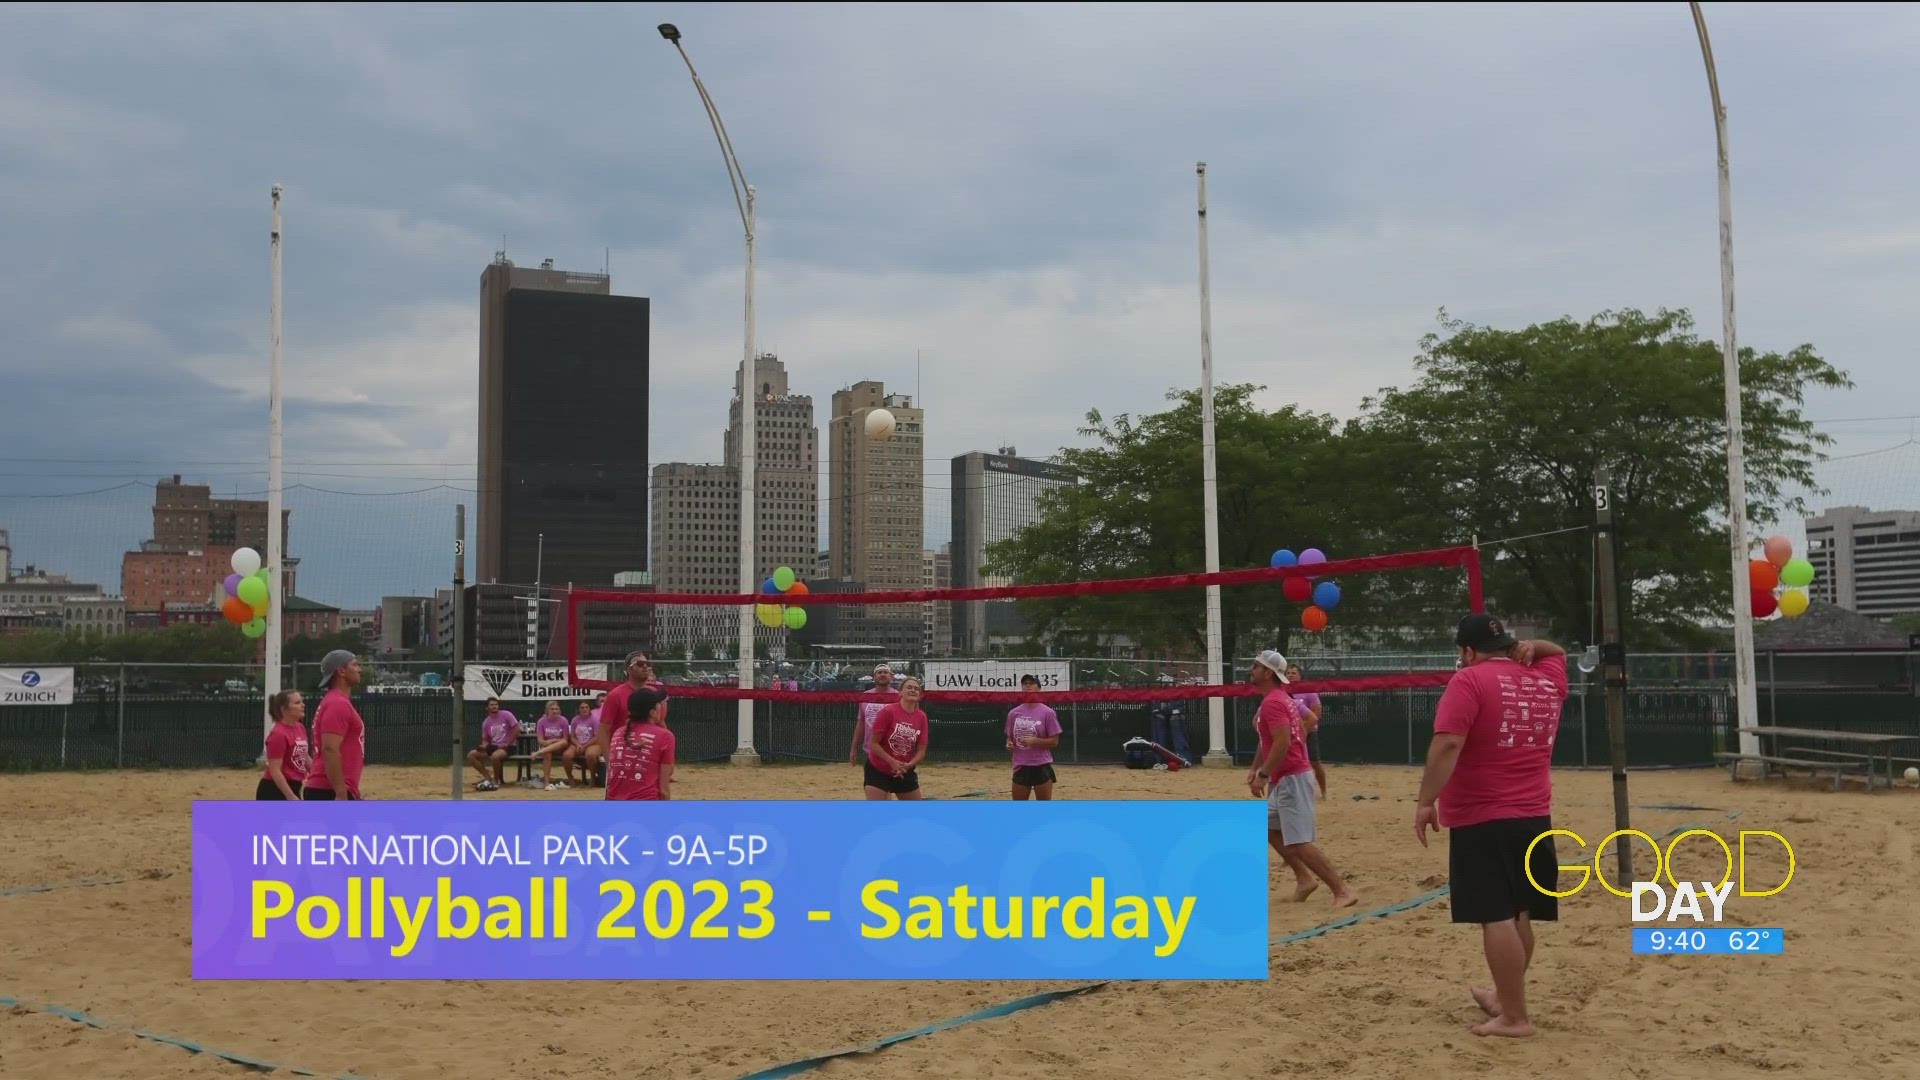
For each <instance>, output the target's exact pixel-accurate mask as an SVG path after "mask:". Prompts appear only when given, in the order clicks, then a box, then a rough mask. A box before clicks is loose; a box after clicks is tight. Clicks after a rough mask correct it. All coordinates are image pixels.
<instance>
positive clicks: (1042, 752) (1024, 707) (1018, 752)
mask: <svg viewBox="0 0 1920 1080" xmlns="http://www.w3.org/2000/svg"><path fill="white" fill-rule="evenodd" d="M1058 734H1060V717H1059V716H1058V715H1057V714H1055V713H1054V711H1053V710H1052V709H1049V708H1048V707H1046V706H1045V705H1040V704H1020V705H1015V706H1014V707H1013V711H1012V712H1010V713H1008V714H1007V738H1009V739H1012V740H1013V767H1014V768H1016V769H1024V768H1026V767H1027V766H1029V765H1051V764H1053V751H1052V750H1051V749H1049V748H1047V747H1044V746H1021V745H1020V739H1021V737H1022V736H1027V737H1030V738H1037V739H1051V738H1053V737H1054V736H1056V735H1058Z"/></svg>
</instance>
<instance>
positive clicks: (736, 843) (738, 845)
mask: <svg viewBox="0 0 1920 1080" xmlns="http://www.w3.org/2000/svg"><path fill="white" fill-rule="evenodd" d="M766 853H767V838H766V837H764V836H761V835H760V834H758V833H734V834H732V835H729V836H725V837H718V836H717V837H714V838H713V839H712V840H708V839H707V838H706V837H704V836H699V835H694V836H681V835H680V834H678V833H675V834H674V835H672V836H669V837H667V865H668V866H752V865H753V863H754V860H756V859H758V858H759V857H760V856H762V855H765V854H766Z"/></svg>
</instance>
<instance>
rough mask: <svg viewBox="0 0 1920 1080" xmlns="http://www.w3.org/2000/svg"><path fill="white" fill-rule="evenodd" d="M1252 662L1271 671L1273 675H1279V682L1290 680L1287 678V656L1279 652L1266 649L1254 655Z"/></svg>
mask: <svg viewBox="0 0 1920 1080" xmlns="http://www.w3.org/2000/svg"><path fill="white" fill-rule="evenodd" d="M1253 662H1254V663H1256V664H1259V665H1260V666H1261V667H1263V668H1266V669H1267V670H1268V671H1271V672H1273V673H1274V675H1276V676H1278V677H1279V679H1280V681H1281V682H1283V683H1284V682H1288V681H1290V680H1288V678H1287V658H1286V657H1284V656H1281V655H1280V654H1279V652H1277V651H1275V650H1273V649H1268V650H1266V651H1265V652H1263V653H1261V654H1260V655H1259V656H1256V657H1254V658H1253Z"/></svg>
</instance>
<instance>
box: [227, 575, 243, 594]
mask: <svg viewBox="0 0 1920 1080" xmlns="http://www.w3.org/2000/svg"><path fill="white" fill-rule="evenodd" d="M227 595H228V596H239V595H240V575H239V574H228V575H227Z"/></svg>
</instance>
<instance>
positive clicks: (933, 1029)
mask: <svg viewBox="0 0 1920 1080" xmlns="http://www.w3.org/2000/svg"><path fill="white" fill-rule="evenodd" d="M1739 816H1740V811H1738V810H1735V811H1733V812H1731V813H1729V814H1728V815H1727V817H1728V819H1729V820H1731V819H1733V818H1737V817H1739ZM1695 828H1701V826H1698V825H1682V826H1680V827H1679V828H1676V829H1671V830H1669V831H1667V832H1666V833H1665V834H1664V835H1662V836H1661V837H1660V839H1662V840H1665V839H1666V838H1667V837H1669V836H1677V835H1679V834H1680V833H1682V832H1684V831H1686V830H1687V829H1695ZM1450 891H1452V890H1451V888H1450V887H1449V886H1446V885H1442V886H1440V887H1439V888H1437V889H1434V890H1433V891H1432V892H1426V893H1421V894H1420V895H1419V896H1415V897H1413V898H1411V899H1407V900H1402V901H1400V902H1399V903H1396V904H1388V905H1387V906H1386V907H1383V908H1375V909H1374V910H1372V911H1363V912H1361V913H1359V914H1358V915H1349V916H1347V917H1346V918H1344V919H1337V920H1335V921H1333V922H1330V923H1322V924H1321V925H1319V926H1315V927H1310V928H1308V929H1306V930H1300V931H1296V932H1294V933H1291V934H1288V935H1286V936H1285V937H1283V938H1281V939H1280V940H1278V941H1275V942H1274V943H1273V945H1272V946H1269V948H1272V947H1273V946H1279V945H1291V944H1293V943H1295V942H1298V941H1306V940H1308V939H1310V938H1317V937H1321V936H1322V935H1325V934H1330V933H1332V932H1333V931H1335V930H1342V929H1345V928H1346V927H1349V926H1355V925H1358V924H1360V923H1363V922H1367V921H1368V920H1370V919H1384V918H1386V917H1388V916H1390V915H1398V914H1400V913H1402V912H1406V911H1412V910H1413V909H1414V908H1417V907H1424V906H1425V905H1427V904H1431V903H1433V902H1434V901H1435V900H1438V899H1440V898H1441V897H1443V896H1445V895H1447V893H1449V892H1450ZM1111 985H1112V980H1108V981H1104V982H1096V983H1088V984H1086V985H1085V986H1076V987H1073V988H1072V989H1070V990H1053V991H1049V992H1048V993H1044V994H1034V995H1031V996H1029V997H1023V998H1018V999H1015V1000H1013V1001H1008V1002H1004V1003H1002V1004H999V1005H994V1006H990V1007H988V1008H985V1009H981V1010H979V1011H977V1012H970V1013H967V1014H966V1015H964V1016H956V1017H954V1018H952V1019H950V1020H941V1021H938V1022H936V1023H932V1024H928V1025H927V1026H926V1027H920V1028H915V1029H913V1030H912V1031H903V1032H901V1033H900V1034H898V1035H889V1036H887V1037H886V1038H884V1039H878V1040H875V1041H873V1042H870V1043H865V1044H863V1045H861V1046H853V1047H848V1048H847V1049H845V1050H833V1051H830V1052H828V1053H825V1054H818V1055H815V1056H814V1057H810V1058H802V1059H801V1060H799V1061H790V1062H787V1063H786V1064H784V1065H774V1066H772V1067H770V1068H766V1069H761V1070H759V1071H757V1072H750V1073H747V1074H746V1075H744V1076H742V1077H740V1078H739V1080H785V1078H786V1077H790V1076H799V1075H800V1074H801V1073H807V1072H812V1071H813V1070H815V1069H817V1068H819V1067H820V1066H822V1065H825V1064H826V1063H827V1062H829V1061H833V1060H834V1059H836V1058H843V1057H853V1056H855V1055H857V1054H872V1053H876V1052H878V1051H881V1050H885V1049H886V1048H887V1047H889V1046H896V1045H898V1044H900V1043H903V1042H909V1041H911V1040H913V1039H919V1038H924V1037H925V1036H928V1035H936V1034H938V1033H940V1032H942V1031H948V1030H951V1029H953V1028H957V1027H960V1026H962V1025H964V1024H972V1023H976V1022H978V1021H981V1020H995V1019H998V1018H1000V1017H1002V1016H1011V1015H1012V1014H1014V1013H1018V1012H1025V1011H1027V1010H1028V1009H1037V1008H1040V1007H1041V1006H1044V1005H1051V1004H1053V1003H1054V1002H1056V1001H1061V1000H1064V999H1066V998H1071V997H1079V996H1080V995H1082V994H1091V993H1093V992H1094V991H1096V990H1102V989H1105V988H1106V987H1108V986H1111Z"/></svg>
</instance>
